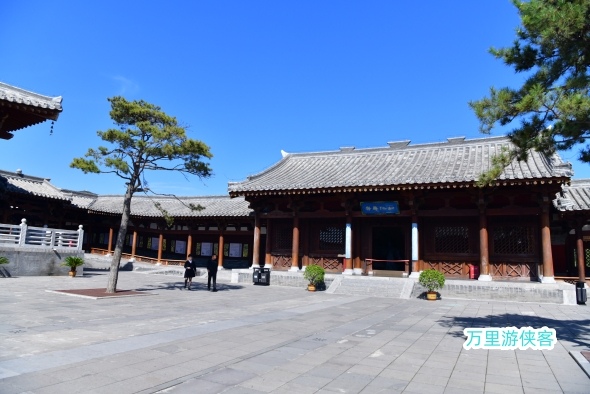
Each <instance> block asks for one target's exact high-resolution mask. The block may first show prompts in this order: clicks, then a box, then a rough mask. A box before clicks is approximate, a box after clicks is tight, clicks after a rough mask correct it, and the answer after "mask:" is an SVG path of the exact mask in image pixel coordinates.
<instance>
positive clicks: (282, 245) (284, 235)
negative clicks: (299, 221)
mask: <svg viewBox="0 0 590 394" xmlns="http://www.w3.org/2000/svg"><path fill="white" fill-rule="evenodd" d="M272 229H273V230H272V231H273V234H272V240H273V250H291V247H292V245H293V227H292V225H291V224H289V223H276V224H274V225H273V227H272Z"/></svg>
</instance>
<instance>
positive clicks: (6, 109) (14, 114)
mask: <svg viewBox="0 0 590 394" xmlns="http://www.w3.org/2000/svg"><path fill="white" fill-rule="evenodd" d="M61 102H62V97H61V96H58V97H49V96H43V95H41V94H38V93H34V92H30V91H28V90H24V89H21V88H17V87H15V86H11V85H8V84H6V83H3V82H0V139H6V140H9V139H11V138H12V137H13V135H12V132H13V131H15V130H19V129H23V128H25V127H29V126H32V125H35V124H37V123H41V122H44V121H46V120H57V118H58V117H59V114H60V112H62V106H61Z"/></svg>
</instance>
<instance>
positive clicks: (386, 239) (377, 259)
mask: <svg viewBox="0 0 590 394" xmlns="http://www.w3.org/2000/svg"><path fill="white" fill-rule="evenodd" d="M371 246H372V248H371V249H372V253H371V258H372V259H373V260H374V261H373V275H375V276H402V275H403V273H404V272H405V269H406V264H405V262H404V261H399V260H405V259H406V242H405V236H404V232H403V230H402V228H401V227H373V239H372V245H371Z"/></svg>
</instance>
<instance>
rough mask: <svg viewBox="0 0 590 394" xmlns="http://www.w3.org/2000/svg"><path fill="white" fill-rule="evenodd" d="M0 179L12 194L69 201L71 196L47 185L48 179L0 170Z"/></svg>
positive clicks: (49, 184)
mask: <svg viewBox="0 0 590 394" xmlns="http://www.w3.org/2000/svg"><path fill="white" fill-rule="evenodd" d="M0 179H3V180H5V185H6V190H7V191H9V192H12V193H21V194H29V195H34V196H39V197H44V198H52V199H56V200H71V199H72V196H71V195H69V194H66V193H64V192H63V191H62V190H61V189H59V188H57V187H55V186H53V185H52V184H51V183H49V179H46V178H39V177H36V176H31V175H25V174H23V173H22V172H9V171H1V170H0Z"/></svg>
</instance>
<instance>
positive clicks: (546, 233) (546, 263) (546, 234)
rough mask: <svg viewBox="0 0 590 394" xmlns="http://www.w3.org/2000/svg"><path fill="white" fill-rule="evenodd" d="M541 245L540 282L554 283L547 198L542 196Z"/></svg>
mask: <svg viewBox="0 0 590 394" xmlns="http://www.w3.org/2000/svg"><path fill="white" fill-rule="evenodd" d="M541 245H542V248H541V249H542V251H543V277H542V278H541V283H555V276H554V274H553V254H552V253H551V229H550V228H549V198H548V197H547V196H543V203H542V208H541Z"/></svg>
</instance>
